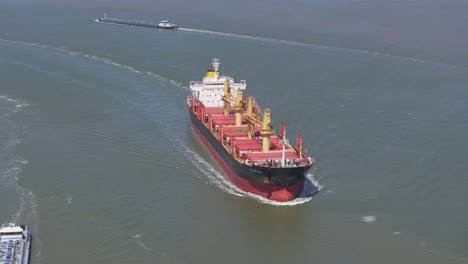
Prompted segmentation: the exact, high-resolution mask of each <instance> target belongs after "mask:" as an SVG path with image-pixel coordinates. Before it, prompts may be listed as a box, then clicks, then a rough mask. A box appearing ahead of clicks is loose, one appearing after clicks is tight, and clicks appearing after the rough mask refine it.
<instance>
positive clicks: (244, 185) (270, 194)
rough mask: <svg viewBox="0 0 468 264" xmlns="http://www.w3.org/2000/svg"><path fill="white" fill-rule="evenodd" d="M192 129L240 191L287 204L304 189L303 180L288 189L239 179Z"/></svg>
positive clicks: (201, 136) (200, 135) (205, 140)
mask: <svg viewBox="0 0 468 264" xmlns="http://www.w3.org/2000/svg"><path fill="white" fill-rule="evenodd" d="M192 127H193V129H194V130H195V132H196V133H197V135H198V136H199V138H200V139H201V140H202V142H203V144H204V145H205V146H206V147H207V148H208V150H209V151H210V153H211V154H212V155H213V157H214V158H215V159H216V161H217V162H218V164H219V165H221V168H222V169H223V170H224V172H225V173H226V174H227V175H228V177H229V179H230V180H231V181H232V183H234V185H236V186H237V187H239V188H240V189H242V190H244V191H246V192H249V193H254V194H257V195H260V196H263V197H265V198H268V199H270V200H274V201H278V202H287V201H291V200H293V199H295V198H296V197H297V196H299V194H300V193H301V191H302V189H303V187H304V180H305V179H302V180H300V181H299V182H297V183H295V184H293V185H291V186H288V187H280V186H275V185H271V184H263V183H258V182H253V181H249V180H247V179H245V178H243V177H240V176H239V175H237V174H236V173H234V172H233V171H232V170H231V168H230V167H229V166H228V164H226V163H225V162H224V160H223V159H222V157H221V156H220V155H219V153H218V152H216V150H215V149H214V148H213V147H212V146H211V144H210V143H209V142H208V140H207V139H206V138H205V137H204V136H203V134H202V133H201V132H200V131H199V130H198V129H197V127H196V126H195V125H192Z"/></svg>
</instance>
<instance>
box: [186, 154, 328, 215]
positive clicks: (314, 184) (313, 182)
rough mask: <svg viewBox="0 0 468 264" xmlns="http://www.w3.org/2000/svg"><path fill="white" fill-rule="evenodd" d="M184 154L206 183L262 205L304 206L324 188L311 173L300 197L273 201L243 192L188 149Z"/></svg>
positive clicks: (307, 176)
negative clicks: (286, 200)
mask: <svg viewBox="0 0 468 264" xmlns="http://www.w3.org/2000/svg"><path fill="white" fill-rule="evenodd" d="M184 153H185V155H186V156H187V158H188V159H189V160H190V161H192V163H193V165H195V167H196V168H197V169H198V170H199V171H200V172H201V173H202V175H203V177H206V178H205V180H206V183H208V184H212V185H214V186H216V187H218V188H219V189H221V190H222V191H224V192H227V193H229V194H233V195H236V196H240V197H249V198H252V199H254V200H256V201H259V202H261V203H265V204H271V205H278V206H293V205H298V204H303V203H307V202H309V201H311V200H312V196H313V195H315V194H316V193H318V192H319V191H320V190H321V189H322V188H323V186H322V185H321V184H320V183H319V182H318V180H317V179H316V178H315V177H314V175H313V174H311V173H309V174H307V175H306V180H305V183H304V189H303V190H302V192H301V194H300V195H299V197H297V198H296V199H294V200H292V201H288V202H277V201H272V200H270V199H267V198H265V197H263V196H260V195H256V194H253V193H249V192H245V191H243V190H241V189H240V188H238V187H237V186H235V185H234V184H233V183H232V182H231V181H230V180H229V179H227V178H226V176H224V174H223V173H222V172H220V171H219V170H218V169H216V168H215V167H213V166H212V165H211V164H210V163H209V162H208V161H207V160H205V159H204V158H203V157H201V156H200V155H199V154H197V153H196V152H194V151H192V150H190V149H187V150H186V151H185V152H184Z"/></svg>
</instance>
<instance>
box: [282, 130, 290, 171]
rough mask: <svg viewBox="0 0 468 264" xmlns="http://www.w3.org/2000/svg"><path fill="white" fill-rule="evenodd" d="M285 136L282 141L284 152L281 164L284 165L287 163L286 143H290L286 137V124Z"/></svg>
mask: <svg viewBox="0 0 468 264" xmlns="http://www.w3.org/2000/svg"><path fill="white" fill-rule="evenodd" d="M282 132H283V133H282V134H283V136H282V140H281V141H282V143H283V152H282V153H281V154H282V155H281V164H282V167H284V166H285V165H286V158H285V156H286V144H289V142H288V139H287V138H286V126H284V130H283V131H282Z"/></svg>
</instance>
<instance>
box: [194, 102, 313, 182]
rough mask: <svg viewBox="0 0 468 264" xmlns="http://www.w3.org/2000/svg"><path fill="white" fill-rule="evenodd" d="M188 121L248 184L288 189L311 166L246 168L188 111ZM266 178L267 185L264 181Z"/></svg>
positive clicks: (301, 178)
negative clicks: (189, 120) (254, 183)
mask: <svg viewBox="0 0 468 264" xmlns="http://www.w3.org/2000/svg"><path fill="white" fill-rule="evenodd" d="M188 110H189V113H190V119H191V121H192V124H193V125H194V126H195V128H196V129H198V131H199V132H200V133H201V136H203V137H205V139H206V140H207V141H208V142H209V144H210V145H211V147H212V148H213V149H214V151H216V152H217V153H218V154H219V156H220V157H221V158H222V159H223V161H224V162H225V164H227V166H228V167H229V169H230V170H231V171H232V172H233V173H234V174H236V175H237V176H239V177H242V178H244V179H246V180H248V181H250V182H256V183H260V184H267V185H274V186H278V187H289V186H291V185H294V184H296V183H299V182H301V181H304V178H305V175H306V174H307V172H308V171H309V169H310V167H311V166H312V165H308V166H305V167H293V168H273V167H258V166H247V165H245V164H241V163H239V162H237V160H235V159H234V158H233V157H232V156H231V154H230V153H229V152H228V151H227V150H226V149H225V148H224V147H223V146H222V145H221V143H220V142H219V141H218V139H217V138H215V136H214V135H213V134H212V133H211V132H210V131H209V129H208V128H207V127H206V126H205V125H204V124H203V123H202V122H201V121H200V120H199V119H198V118H197V117H196V116H195V114H194V113H193V112H192V111H191V110H190V109H188ZM266 178H268V181H269V182H268V183H265V179H266Z"/></svg>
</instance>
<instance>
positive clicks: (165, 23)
mask: <svg viewBox="0 0 468 264" xmlns="http://www.w3.org/2000/svg"><path fill="white" fill-rule="evenodd" d="M95 21H96V22H103V23H111V24H121V25H129V26H138V27H150V28H160V29H177V28H179V26H178V25H177V24H174V23H169V21H168V20H161V21H159V23H154V22H147V21H138V20H126V19H120V18H111V17H107V15H106V14H104V17H101V18H98V19H96V20H95Z"/></svg>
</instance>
